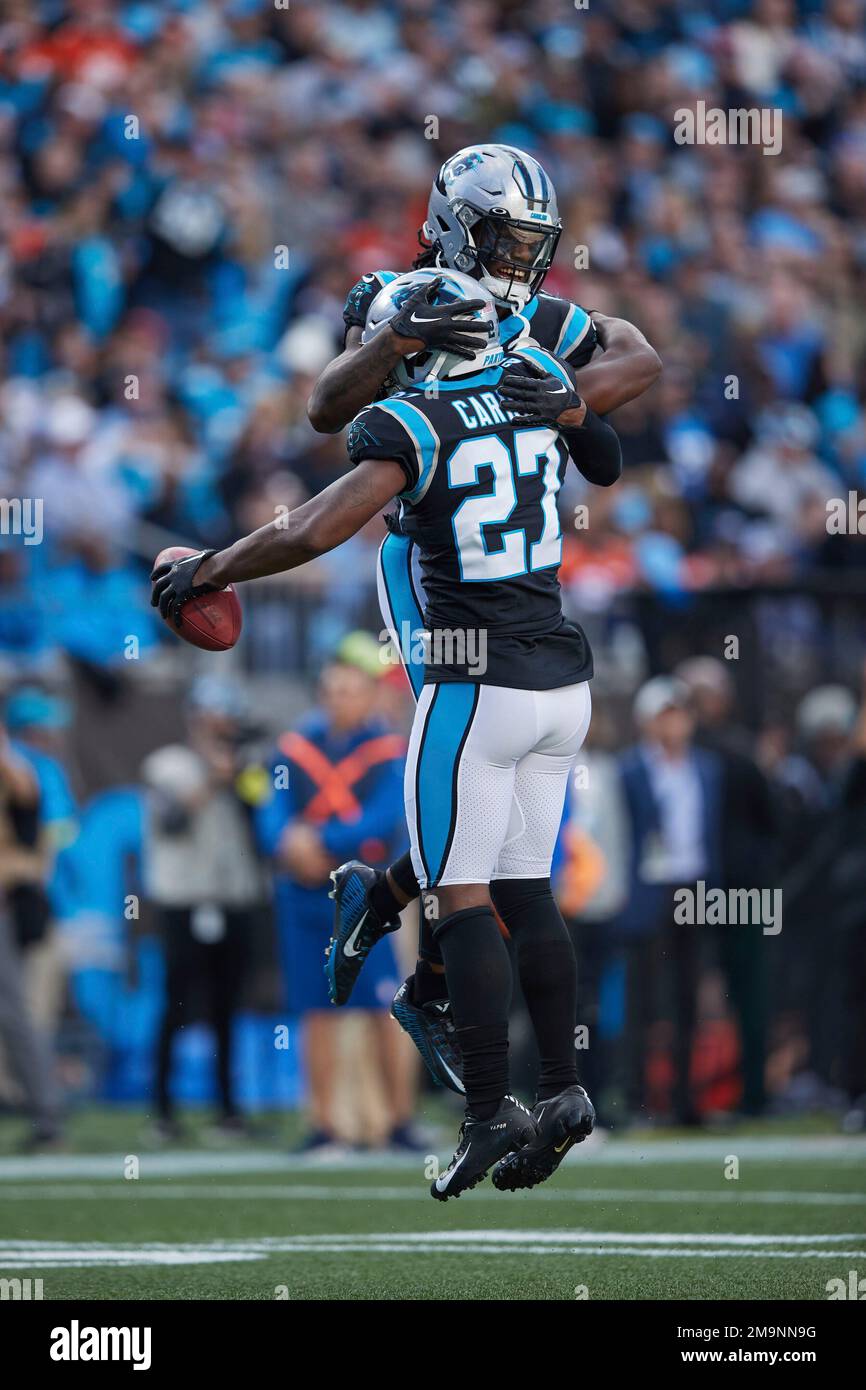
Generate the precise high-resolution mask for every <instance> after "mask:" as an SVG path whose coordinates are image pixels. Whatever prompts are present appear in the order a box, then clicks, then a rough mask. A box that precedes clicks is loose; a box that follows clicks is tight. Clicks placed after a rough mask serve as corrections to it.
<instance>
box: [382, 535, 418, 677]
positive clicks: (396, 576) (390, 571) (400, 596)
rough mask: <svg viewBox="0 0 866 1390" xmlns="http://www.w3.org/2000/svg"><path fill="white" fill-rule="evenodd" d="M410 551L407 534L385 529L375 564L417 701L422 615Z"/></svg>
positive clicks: (410, 544) (411, 545)
mask: <svg viewBox="0 0 866 1390" xmlns="http://www.w3.org/2000/svg"><path fill="white" fill-rule="evenodd" d="M413 550H414V546H413V543H412V541H411V540H410V539H409V537H408V536H398V535H396V534H395V533H394V532H393V531H389V533H388V535H387V536H386V537H385V539H384V540H383V542H382V544H381V546H380V547H379V565H380V567H381V571H382V579H383V582H384V585H385V594H386V596H387V600H388V608H389V610H390V617H391V622H392V623H393V626H394V630H395V634H396V637H397V641H398V643H399V648H398V650H399V651H400V655H401V657H402V660H403V665H404V666H405V668H406V675H407V676H408V677H409V684H410V685H411V686H412V693H413V694H414V696H415V699H416V700H417V699H418V696H419V695H420V694H421V691H422V689H423V687H424V662H423V660H421V659H420V657H421V634H422V633H423V631H424V614H423V613H422V612H421V605H420V604H419V602H418V597H417V595H416V592H415V585H414V584H413V582H412V553H413ZM407 634H408V636H409V642H408V644H407V642H406V636H407ZM416 651H417V652H418V655H417V657H416Z"/></svg>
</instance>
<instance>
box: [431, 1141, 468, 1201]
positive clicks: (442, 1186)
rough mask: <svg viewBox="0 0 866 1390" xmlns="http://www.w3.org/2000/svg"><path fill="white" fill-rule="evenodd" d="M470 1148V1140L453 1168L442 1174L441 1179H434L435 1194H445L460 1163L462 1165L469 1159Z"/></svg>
mask: <svg viewBox="0 0 866 1390" xmlns="http://www.w3.org/2000/svg"><path fill="white" fill-rule="evenodd" d="M471 1148H472V1141H471V1139H470V1141H469V1143H468V1144H467V1145H466V1152H465V1154H463V1156H462V1157H461V1158H460V1159H459V1160H458V1162H457V1163H455V1164H454V1166H453V1168H449V1169H448V1170H447V1172H445V1173H443V1174H442V1176H441V1177H439V1178H437V1179H436V1191H437V1192H445V1191H447V1188H448V1184H449V1182H450V1181H451V1179H452V1178H453V1177H454V1174H455V1173H456V1172H457V1169H458V1168H459V1167H460V1164H461V1163H464V1162H465V1161H466V1159H467V1158H468V1157H469V1150H470V1149H471ZM443 1178H444V1182H443Z"/></svg>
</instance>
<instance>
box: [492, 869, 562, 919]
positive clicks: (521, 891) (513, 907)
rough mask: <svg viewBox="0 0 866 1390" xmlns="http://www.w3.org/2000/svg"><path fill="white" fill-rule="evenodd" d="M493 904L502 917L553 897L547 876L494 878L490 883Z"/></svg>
mask: <svg viewBox="0 0 866 1390" xmlns="http://www.w3.org/2000/svg"><path fill="white" fill-rule="evenodd" d="M490 896H491V897H492V899H493V906H494V907H495V908H496V911H497V912H498V913H499V915H500V917H504V916H505V915H506V913H509V912H511V913H522V912H523V910H524V909H525V908H527V907H531V906H533V904H538V903H539V902H541V901H542V900H546V899H548V898H552V897H553V890H552V889H551V886H550V879H549V878H495V879H494V880H493V882H492V883H491V885H490Z"/></svg>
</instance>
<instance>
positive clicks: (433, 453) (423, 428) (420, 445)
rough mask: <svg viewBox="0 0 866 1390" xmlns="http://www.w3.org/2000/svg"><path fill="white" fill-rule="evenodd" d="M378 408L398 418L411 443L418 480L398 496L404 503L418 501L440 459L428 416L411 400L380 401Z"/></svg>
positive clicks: (435, 434)
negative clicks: (416, 465)
mask: <svg viewBox="0 0 866 1390" xmlns="http://www.w3.org/2000/svg"><path fill="white" fill-rule="evenodd" d="M378 408H379V410H384V411H385V413H386V414H387V415H390V416H392V418H393V419H395V420H397V421H399V423H400V424H401V425H402V426H403V429H404V430H405V431H406V433H407V435H408V436H409V439H410V440H411V442H412V447H413V448H414V450H415V458H416V460H417V463H418V480H417V482H416V483H415V486H414V487H413V488H412V489H411V490H408V491H406V492H401V493H400V497H401V498H402V500H403V501H404V502H420V501H421V498H422V497H423V496H424V494H425V493H426V491H427V489H428V487H429V486H430V484H431V483H432V481H433V475H434V473H435V472H436V465H437V464H438V462H439V443H440V441H439V436H438V434H437V433H436V431H435V430H434V428H433V426H432V425H431V424H430V421H429V420H428V419H427V416H426V415H424V414H423V412H422V411H420V410H419V409H418V407H417V406H415V405H412V404H411V402H410V401H380V402H379V403H378Z"/></svg>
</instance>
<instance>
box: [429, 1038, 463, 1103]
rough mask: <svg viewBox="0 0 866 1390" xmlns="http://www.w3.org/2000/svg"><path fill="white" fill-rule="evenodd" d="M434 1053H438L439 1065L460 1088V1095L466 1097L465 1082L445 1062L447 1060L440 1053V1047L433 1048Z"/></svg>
mask: <svg viewBox="0 0 866 1390" xmlns="http://www.w3.org/2000/svg"><path fill="white" fill-rule="evenodd" d="M433 1051H434V1052H435V1053H436V1056H437V1058H438V1060H439V1065H440V1066H441V1067H442V1068H443V1069H444V1070H445V1071H447V1073H448V1075H449V1076H450V1077H451V1080H452V1081H453V1082H454V1083H455V1085H456V1086H458V1087H459V1089H460V1094H461V1095H465V1094H466V1088H465V1086H464V1085H463V1082H462V1081H461V1080H460V1077H459V1076H458V1075H457V1073H456V1072H455V1071H452V1070H451V1068H450V1067H449V1065H448V1063H447V1062H446V1061H445V1058H444V1057H443V1056H442V1053H441V1052H440V1051H439V1049H438V1047H434V1048H433Z"/></svg>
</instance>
